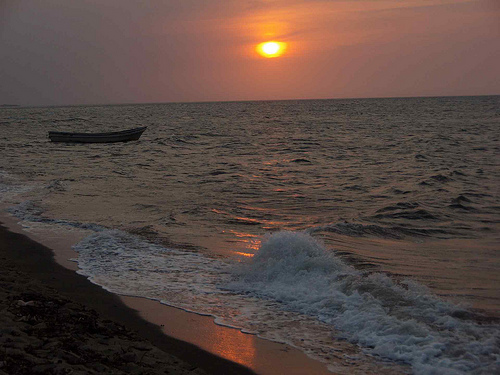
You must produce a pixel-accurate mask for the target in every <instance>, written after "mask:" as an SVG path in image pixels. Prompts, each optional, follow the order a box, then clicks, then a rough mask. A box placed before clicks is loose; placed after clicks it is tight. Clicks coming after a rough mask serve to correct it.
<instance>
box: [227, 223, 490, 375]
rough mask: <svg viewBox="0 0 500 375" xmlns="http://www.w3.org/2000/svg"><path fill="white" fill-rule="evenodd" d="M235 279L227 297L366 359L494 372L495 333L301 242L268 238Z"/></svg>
mask: <svg viewBox="0 0 500 375" xmlns="http://www.w3.org/2000/svg"><path fill="white" fill-rule="evenodd" d="M238 274H239V277H238V279H237V280H236V281H234V282H232V283H231V285H230V288H231V290H234V291H238V292H245V293H250V294H251V295H254V296H256V297H260V298H271V299H273V300H276V301H279V302H280V303H281V304H282V306H283V308H284V309H287V310H292V311H300V312H302V313H304V314H307V315H309V316H314V317H316V318H317V319H319V320H321V321H322V322H325V323H327V324H331V325H332V326H334V327H335V328H337V329H339V330H340V331H341V334H342V335H343V336H344V337H345V338H347V339H348V340H350V341H352V342H355V343H358V344H360V345H362V346H363V347H365V348H368V349H369V351H370V352H371V353H372V354H376V355H380V356H382V357H385V358H389V359H392V360H395V361H402V362H404V363H408V364H411V366H412V368H413V371H414V372H415V373H422V374H427V373H440V374H441V373H462V372H463V373H465V372H473V373H484V374H491V373H495V372H497V373H498V371H499V370H500V362H499V359H500V349H499V348H500V346H499V344H500V330H499V327H498V326H486V325H485V326H482V325H479V324H478V323H476V322H474V321H471V320H464V319H459V318H457V316H460V315H464V311H463V310H462V309H460V308H459V307H457V306H454V305H452V304H450V303H447V302H444V301H442V300H440V299H438V298H436V297H434V296H433V295H431V294H430V293H429V292H427V291H426V290H425V288H424V287H422V286H421V285H419V284H417V283H414V282H411V281H406V282H404V283H401V284H396V283H395V282H394V281H393V280H391V279H390V278H389V277H388V276H386V275H383V274H363V273H361V272H359V271H356V270H354V269H353V268H350V267H348V266H347V265H345V264H343V263H342V262H341V261H340V260H339V259H337V258H335V257H334V255H333V254H332V253H331V252H329V251H328V250H327V249H325V248H324V247H323V246H322V245H321V243H319V242H318V241H316V240H315V239H313V238H312V237H310V236H308V235H305V234H300V233H292V232H280V233H277V234H274V235H271V236H269V237H267V239H266V240H265V241H264V242H263V244H262V247H261V249H260V251H259V252H258V253H257V255H256V256H255V257H254V258H253V259H252V260H251V261H250V262H249V263H248V264H245V265H243V266H241V267H240V268H239V270H238Z"/></svg>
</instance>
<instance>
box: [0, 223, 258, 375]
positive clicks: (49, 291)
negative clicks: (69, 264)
mask: <svg viewBox="0 0 500 375" xmlns="http://www.w3.org/2000/svg"><path fill="white" fill-rule="evenodd" d="M0 251H1V267H2V271H1V275H2V276H1V289H0V293H1V310H2V312H1V319H2V320H1V330H2V338H1V340H2V347H3V348H4V350H3V351H2V353H1V354H0V355H1V356H2V358H1V359H0V373H2V374H28V373H50V374H66V373H81V374H94V373H96V374H97V373H110V374H111V373H112V374H122V373H124V374H125V373H130V374H160V373H161V374H164V373H176V374H207V373H208V374H209V373H213V374H215V373H234V374H251V373H252V372H251V371H249V370H248V369H246V368H244V367H242V366H239V365H237V364H234V363H232V362H230V361H226V360H223V359H221V358H219V357H216V356H214V355H211V354H209V353H207V352H205V351H202V350H200V349H198V348H197V347H196V346H194V345H190V344H188V343H185V342H182V341H179V340H176V339H174V338H171V337H167V336H165V335H163V334H162V333H161V332H160V330H159V328H158V327H156V326H154V325H152V324H150V323H148V322H146V321H144V320H143V319H141V318H140V317H139V316H138V315H137V313H136V312H135V311H133V310H131V309H129V308H127V307H126V306H125V305H124V304H123V303H122V302H121V301H120V299H119V298H118V297H117V296H115V295H113V294H111V293H109V292H106V291H104V290H103V289H101V288H100V287H98V286H96V285H94V284H91V283H90V282H88V281H87V280H86V279H85V277H83V276H80V275H77V274H76V273H75V272H73V271H71V270H68V269H66V268H64V267H62V266H60V265H58V264H57V263H56V262H55V261H54V260H53V258H52V253H51V252H50V250H49V249H48V248H46V247H44V246H43V245H40V244H39V243H37V242H35V241H32V240H30V239H29V238H28V237H26V236H23V235H21V234H18V233H13V232H10V231H8V230H7V229H6V228H5V227H4V226H3V225H2V226H1V227H0Z"/></svg>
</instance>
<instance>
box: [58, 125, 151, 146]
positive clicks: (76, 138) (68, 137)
mask: <svg viewBox="0 0 500 375" xmlns="http://www.w3.org/2000/svg"><path fill="white" fill-rule="evenodd" d="M146 129H147V126H143V127H141V128H135V129H129V130H123V131H119V132H110V133H69V132H55V131H49V138H50V140H51V141H52V142H78V143H111V142H128V141H137V140H138V139H139V138H140V137H141V135H142V133H144V130H146Z"/></svg>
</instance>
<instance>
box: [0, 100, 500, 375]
mask: <svg viewBox="0 0 500 375" xmlns="http://www.w3.org/2000/svg"><path fill="white" fill-rule="evenodd" d="M142 125H146V126H148V129H147V131H146V132H145V133H144V134H143V136H142V137H141V139H140V140H139V141H137V142H130V143H120V144H65V143H51V142H48V139H47V136H46V133H47V131H48V130H60V131H78V132H94V131H95V132H101V131H108V130H109V131H113V130H122V129H126V128H131V127H136V126H142ZM0 131H1V133H0V156H1V160H0V168H1V170H2V173H1V175H0V185H1V186H0V192H1V193H2V201H3V202H4V203H6V204H7V205H9V206H10V211H11V212H12V213H14V214H15V215H17V216H18V217H20V218H21V219H24V220H25V222H26V223H31V224H26V225H36V223H39V224H40V223H43V224H44V225H54V226H56V225H57V226H66V227H68V228H69V227H71V228H83V229H85V230H89V231H90V232H91V233H93V234H91V236H90V237H88V238H86V239H85V240H84V241H83V242H82V243H80V244H78V245H77V250H78V251H79V252H80V258H79V266H80V268H81V271H80V272H82V273H84V274H86V275H88V276H89V277H91V278H93V279H94V281H95V282H97V283H99V284H101V285H103V286H104V287H106V288H108V289H110V290H113V291H115V292H117V293H123V294H130V295H141V296H145V297H149V298H156V299H160V300H162V301H163V302H165V303H168V304H171V305H175V306H179V307H182V308H185V309H187V310H193V311H197V312H201V313H208V314H212V315H214V316H216V317H217V319H218V321H219V322H220V323H224V324H228V325H233V326H237V327H240V328H243V329H244V330H247V331H251V332H256V333H258V334H260V335H261V336H263V337H268V338H271V339H276V340H281V341H286V342H289V343H292V344H294V345H295V346H298V347H301V348H302V349H303V350H304V351H305V352H306V353H308V354H311V355H313V356H316V357H319V358H321V359H322V360H325V361H328V360H327V359H325V357H328V356H327V355H322V354H321V353H324V352H325V351H326V352H328V351H329V350H330V351H332V350H333V349H332V348H331V347H328V345H326V346H324V345H323V344H321V345H320V344H319V341H320V340H319V339H318V338H319V337H324V336H325V335H326V337H337V338H338V337H341V338H343V339H346V340H347V341H349V342H352V343H355V344H359V345H361V346H362V347H363V348H364V349H363V352H364V353H368V354H371V355H376V356H380V357H381V358H385V359H387V360H391V361H395V362H397V363H403V364H406V365H409V366H412V369H413V371H415V372H420V373H428V372H430V371H432V369H435V368H439V366H441V367H443V368H445V367H446V368H447V369H450V371H456V372H458V373H460V372H463V371H465V372H467V371H476V372H478V373H481V372H483V373H487V372H488V371H491V370H494V369H497V368H498V359H495V358H498V355H499V353H498V346H496V345H497V344H498V338H499V334H498V332H499V331H498V327H497V325H496V323H490V321H489V320H488V319H489V318H484V319H483V318H480V317H478V316H475V315H474V314H476V313H477V309H479V310H482V313H485V314H486V315H489V316H497V317H498V316H499V314H500V295H499V294H500V293H499V288H498V285H500V276H499V275H500V255H499V253H500V252H499V245H498V243H499V239H500V225H499V213H500V203H499V199H500V198H499V196H500V194H499V186H500V168H499V163H500V142H499V139H500V97H498V96H493V97H456V98H415V99H363V100H317V101H283V102H237V103H236V102H235V103H191V104H151V105H124V106H93V107H90V106H84V107H83V106H82V107H51V108H5V109H0ZM269 233H274V234H275V235H274V237H270V238H268V239H267V241H265V243H264V244H262V242H261V241H262V236H264V235H266V234H269ZM317 240H319V241H320V242H317ZM254 254H257V255H255V256H254ZM186 280H189V283H187V282H186ZM426 287H429V288H430V291H426V290H425V288H426ZM306 291H307V293H306ZM450 303H451V304H450ZM448 304H450V305H448ZM409 306H410V307H411V308H410V307H409ZM467 306H469V307H467ZM470 308H474V309H476V310H466V309H470ZM360 309H362V310H363V311H362V312H363V313H362V314H361V315H359V314H358V315H356V313H355V312H359V311H360ZM278 311H279V314H278V313H277V312H278ZM411 311H413V312H411ZM465 311H469V312H467V313H465ZM285 312H286V314H285ZM347 313H349V314H347ZM294 314H295V315H294ZM346 314H347V315H346ZM467 314H472V315H467ZM356 316H357V317H356ZM465 316H467V317H468V318H464V317H465ZM472 316H475V317H474V318H472ZM271 317H272V318H271ZM471 319H472V320H471ZM481 319H483V320H481ZM372 320H373V324H371V325H370V327H367V326H364V325H363V324H366V322H371V321H372ZM294 321H295V322H296V321H302V322H303V326H304V328H303V329H302V331H300V330H299V331H300V332H299V333H297V335H295V336H294V334H293V332H292V333H290V327H291V325H290V324H291V322H294ZM287 322H288V323H287ZM375 322H378V323H377V324H375ZM485 324H486V325H488V324H493V327H494V328H491V327H489V328H488V329H485V330H483V325H485ZM410 326H411V327H410ZM278 327H281V328H278ZM283 327H285V329H283ZM286 327H288V328H286ZM294 327H295V326H294ZM280 329H281V330H280ZM294 329H295V328H294ZM447 330H450V331H449V332H448V331H447ZM452 331H453V332H454V333H452ZM465 332H468V333H467V334H466V333H465ZM471 332H475V333H471ZM485 332H489V333H488V334H487V335H486V333H485ZM391 335H393V336H391ZM471 335H472V336H471ZM299 337H302V338H304V337H310V340H309V341H308V340H302V341H301V339H299ZM471 337H475V339H472V338H471ZM315 338H316V339H315ZM322 340H323V339H322ZM323 341H324V340H323ZM323 341H322V342H323ZM452 343H454V344H452ZM471 343H472V344H471ZM450 345H452V346H454V347H457V348H460V350H462V351H469V352H471V351H474V349H472V348H473V347H474V345H476V346H475V347H477V346H479V347H481V348H483V351H482V352H481V353H482V354H479V353H476V354H475V355H476V356H477V358H476V359H471V358H465V357H464V355H463V354H459V353H458V352H453V351H451V349H450V348H449V347H450ZM394 346H396V347H398V348H400V347H403V346H404V347H406V348H407V350H401V351H397V350H396V351H395V350H394ZM495 346H496V348H495ZM457 350H458V349H457ZM333 352H334V350H333ZM422 353H424V354H422ZM484 353H486V354H484ZM330 355H331V353H330ZM443 358H445V359H446V360H445V361H443ZM483 362H484V363H486V365H480V363H483ZM464 363H465V364H464ZM467 366H469V367H467ZM495 366H496V367H495ZM483 370H484V371H483Z"/></svg>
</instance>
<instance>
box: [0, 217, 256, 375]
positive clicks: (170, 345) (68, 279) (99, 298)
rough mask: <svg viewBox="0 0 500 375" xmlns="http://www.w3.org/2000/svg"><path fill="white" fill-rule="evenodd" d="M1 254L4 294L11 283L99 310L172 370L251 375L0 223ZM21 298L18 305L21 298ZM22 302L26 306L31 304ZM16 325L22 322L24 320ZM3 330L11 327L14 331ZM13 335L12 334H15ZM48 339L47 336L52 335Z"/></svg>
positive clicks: (105, 318) (20, 290) (9, 297)
mask: <svg viewBox="0 0 500 375" xmlns="http://www.w3.org/2000/svg"><path fill="white" fill-rule="evenodd" d="M0 254H1V255H0V256H1V258H2V269H3V270H2V275H7V276H6V277H5V276H4V277H3V278H2V284H3V285H7V287H6V290H12V292H13V293H8V294H16V293H15V288H11V287H9V286H8V285H9V284H12V285H15V284H16V283H21V288H20V289H19V290H18V294H19V293H21V294H22V293H24V294H26V292H28V294H30V295H32V294H33V293H35V294H41V295H42V299H46V298H47V297H46V296H47V295H48V294H51V293H53V294H54V296H55V297H53V298H55V299H56V300H58V299H63V300H68V301H70V304H72V305H73V304H78V305H82V306H83V309H84V310H87V311H88V310H91V311H95V312H97V314H98V316H99V319H102V320H105V321H106V320H110V321H112V322H114V323H116V324H118V325H121V326H124V327H126V328H125V329H126V331H128V332H133V334H135V335H137V336H138V340H136V341H138V342H139V341H146V342H149V343H150V345H151V344H152V346H154V347H156V348H158V349H157V350H159V351H160V352H161V355H164V356H165V357H170V360H171V362H172V363H173V364H174V366H171V367H172V369H173V370H175V371H182V370H183V369H193V370H194V369H196V368H199V369H202V370H203V371H202V373H209V374H210V373H211V374H216V373H221V372H225V373H234V374H248V375H250V374H254V372H252V371H251V370H249V369H248V368H245V367H244V366H241V365H238V364H236V363H234V362H231V361H228V360H225V359H223V358H220V357H217V356H215V355H213V354H211V353H208V352H206V351H204V350H201V349H200V348H198V347H197V346H195V345H193V344H190V343H187V342H184V341H181V340H178V339H175V338H173V337H169V336H166V335H164V334H163V333H162V332H161V330H160V329H159V328H158V327H157V326H155V325H154V324H152V323H150V322H147V321H146V320H144V319H142V318H141V317H140V316H139V314H138V312H137V311H134V310H132V309H131V308H129V307H128V306H126V305H125V304H124V303H123V302H122V301H121V300H120V298H119V297H118V296H116V295H114V294H112V293H109V292H107V291H105V290H104V289H102V288H101V287H99V286H97V285H95V284H92V283H90V282H89V281H88V280H87V279H86V278H85V277H84V276H81V275H79V274H77V273H76V272H74V271H71V270H69V269H67V268H64V267H62V266H61V265H59V264H57V263H56V262H55V261H54V258H53V256H52V251H51V250H50V249H49V248H47V247H45V246H43V245H42V244H39V243H38V242H35V241H33V240H32V239H30V238H29V237H27V236H25V235H23V234H19V233H15V232H12V231H10V230H8V229H7V228H6V226H5V225H4V223H3V222H0ZM9 276H10V277H9ZM18 279H20V280H18ZM26 282H28V283H30V284H32V285H31V286H30V285H27V287H25V286H23V285H22V284H23V283H26ZM13 297H14V298H15V297H16V296H12V295H7V297H6V298H5V299H4V298H2V299H4V301H3V303H2V305H4V307H5V306H6V305H9V306H10V307H11V308H12V303H9V302H8V301H9V300H11V299H12V298H13ZM25 299H26V298H25ZM28 299H29V298H28ZM19 300H20V301H22V299H19ZM24 302H26V303H27V304H28V305H30V304H29V302H30V301H24ZM19 303H20V304H21V302H19ZM35 303H36V302H35ZM2 310H3V309H2ZM4 318H5V314H4V313H2V320H4ZM17 322H18V323H23V321H22V320H20V321H17ZM42 323H43V322H42ZM11 324H12V322H11ZM2 328H3V329H7V330H8V329H15V328H13V327H2ZM13 335H14V336H16V334H15V333H14V334H13ZM48 335H49V336H50V333H49V334H48ZM97 336H102V335H99V334H98V335H97ZM133 341H134V340H133ZM16 349H17V350H19V349H18V348H16ZM4 366H5V363H4Z"/></svg>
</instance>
